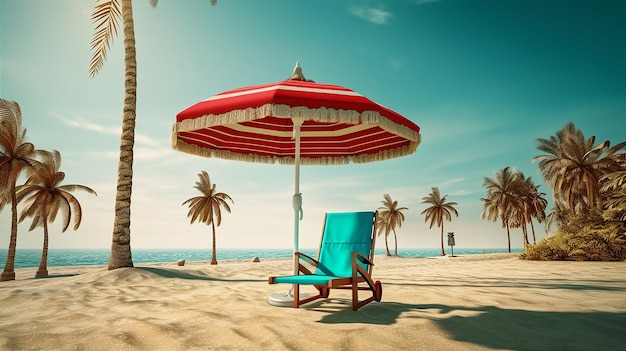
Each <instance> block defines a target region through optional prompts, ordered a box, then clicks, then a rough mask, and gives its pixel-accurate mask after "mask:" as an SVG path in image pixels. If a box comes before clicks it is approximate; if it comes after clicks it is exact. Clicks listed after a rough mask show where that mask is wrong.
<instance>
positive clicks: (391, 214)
mask: <svg viewBox="0 0 626 351" xmlns="http://www.w3.org/2000/svg"><path fill="white" fill-rule="evenodd" d="M383 197H384V200H383V201H381V203H382V204H383V206H381V207H379V208H378V224H379V227H378V228H379V230H378V235H380V234H381V233H383V232H384V233H385V248H386V249H387V256H391V253H390V252H389V245H388V244H387V237H388V236H389V234H390V233H391V232H393V238H394V242H395V246H394V255H396V256H398V236H397V235H396V228H400V227H402V222H404V213H402V211H405V210H408V208H406V207H398V201H394V200H392V199H391V196H389V194H384V195H383Z"/></svg>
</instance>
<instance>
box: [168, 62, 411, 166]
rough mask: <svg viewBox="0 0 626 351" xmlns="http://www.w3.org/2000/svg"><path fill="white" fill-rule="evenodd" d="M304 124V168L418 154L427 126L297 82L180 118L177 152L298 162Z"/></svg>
mask: <svg viewBox="0 0 626 351" xmlns="http://www.w3.org/2000/svg"><path fill="white" fill-rule="evenodd" d="M294 125H300V142H301V144H300V150H299V151H300V160H301V163H302V164H345V163H349V162H355V163H365V162H374V161H381V160H385V159H389V158H394V157H400V156H404V155H408V154H411V153H413V152H414V151H415V150H416V149H417V147H418V145H419V143H420V140H421V136H420V128H419V127H418V126H417V125H416V124H415V123H413V122H411V121H410V120H408V119H407V118H405V117H403V116H401V115H400V114H398V113H396V112H394V111H392V110H390V109H388V108H386V107H384V106H382V105H379V104H377V103H375V102H373V101H371V100H369V99H368V98H366V97H364V96H362V95H360V94H358V93H356V92H354V91H352V90H350V89H348V88H344V87H341V86H337V85H330V84H319V83H315V82H312V81H307V80H305V79H304V76H302V74H301V69H300V67H299V65H297V66H296V68H295V70H294V74H293V75H292V78H291V79H287V80H283V81H280V82H276V83H271V84H264V85H257V86H251V87H245V88H240V89H234V90H229V91H226V92H223V93H220V94H217V95H215V96H212V97H210V98H208V99H206V100H204V101H201V102H199V103H197V104H195V105H193V106H191V107H189V108H187V109H186V110H184V111H182V112H180V113H179V114H178V115H177V116H176V123H175V124H174V126H173V133H172V146H173V148H174V149H176V150H180V151H183V152H187V153H190V154H195V155H200V156H205V157H219V158H225V159H233V160H242V161H249V162H265V163H274V162H279V163H281V164H294V163H295V156H296V155H295V153H296V146H295V143H294V138H295V136H294Z"/></svg>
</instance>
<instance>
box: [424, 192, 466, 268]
mask: <svg viewBox="0 0 626 351" xmlns="http://www.w3.org/2000/svg"><path fill="white" fill-rule="evenodd" d="M431 190H432V191H431V193H430V194H428V196H425V197H423V198H422V203H423V204H430V205H432V206H430V207H428V208H426V209H425V210H424V211H422V213H421V214H423V215H425V217H424V221H425V222H428V220H430V227H429V228H432V227H433V225H435V224H436V225H437V227H441V256H445V255H446V252H445V250H444V247H443V221H444V220H446V221H448V222H451V221H452V214H453V213H454V214H455V215H456V216H457V217H458V216H459V212H458V211H457V210H456V208H454V206H456V205H457V203H456V202H446V198H447V197H448V195H444V196H443V197H441V195H440V193H439V188H437V187H433V188H432V189H431Z"/></svg>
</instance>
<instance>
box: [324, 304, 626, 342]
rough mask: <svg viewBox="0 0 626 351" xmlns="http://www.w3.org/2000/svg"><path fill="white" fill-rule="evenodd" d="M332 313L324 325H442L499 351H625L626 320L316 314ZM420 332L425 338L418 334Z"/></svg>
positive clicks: (599, 315) (386, 311) (406, 311)
mask: <svg viewBox="0 0 626 351" xmlns="http://www.w3.org/2000/svg"><path fill="white" fill-rule="evenodd" d="M315 309H316V310H320V311H327V312H330V313H328V314H327V315H325V316H324V317H322V319H321V320H320V321H319V322H320V323H329V324H345V323H367V324H380V325H392V324H395V323H398V322H399V320H402V319H406V318H422V319H426V320H429V321H431V322H432V323H434V324H436V325H437V327H438V328H439V329H440V330H442V331H444V332H446V333H447V334H448V335H449V338H451V339H453V340H457V341H461V342H468V343H472V344H476V345H481V346H484V347H489V348H494V349H509V350H620V349H621V350H623V349H624V340H626V330H625V329H624V328H623V326H625V325H626V314H624V313H609V312H557V311H527V310H519V309H503V308H499V307H494V306H481V307H476V308H470V307H465V306H449V305H441V304H421V305H420V304H417V305H413V304H403V303H397V302H382V303H378V304H376V303H372V304H370V305H368V306H365V307H363V308H362V309H360V310H359V311H358V312H353V311H351V310H349V309H343V308H341V309H335V311H334V312H333V311H330V310H327V309H321V308H315ZM416 332H419V331H418V330H416Z"/></svg>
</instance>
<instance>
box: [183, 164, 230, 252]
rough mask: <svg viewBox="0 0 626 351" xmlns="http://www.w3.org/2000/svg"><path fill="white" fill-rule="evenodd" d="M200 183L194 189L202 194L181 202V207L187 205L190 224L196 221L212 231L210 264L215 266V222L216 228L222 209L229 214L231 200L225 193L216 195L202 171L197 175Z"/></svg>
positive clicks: (220, 219) (207, 176) (219, 221)
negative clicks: (209, 227) (209, 226)
mask: <svg viewBox="0 0 626 351" xmlns="http://www.w3.org/2000/svg"><path fill="white" fill-rule="evenodd" d="M198 176H199V177H200V181H199V182H196V186H195V187H194V188H196V189H197V190H198V191H200V192H201V193H202V195H201V196H196V197H192V198H191V199H189V200H187V201H185V202H183V206H184V205H186V204H189V213H187V217H191V223H192V224H193V223H194V222H195V221H196V220H198V222H203V223H206V225H209V224H210V225H211V227H212V229H213V254H212V255H211V264H217V257H216V255H215V221H216V220H217V226H218V227H219V225H220V224H221V223H222V211H221V208H222V207H223V208H224V209H225V210H226V211H227V212H229V213H230V206H228V202H227V200H228V201H230V202H231V203H233V204H234V201H233V199H231V198H230V196H228V195H227V194H226V193H218V192H217V191H216V190H215V186H216V185H215V184H211V179H210V178H209V175H208V173H207V172H205V171H202V172H201V173H198Z"/></svg>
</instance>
